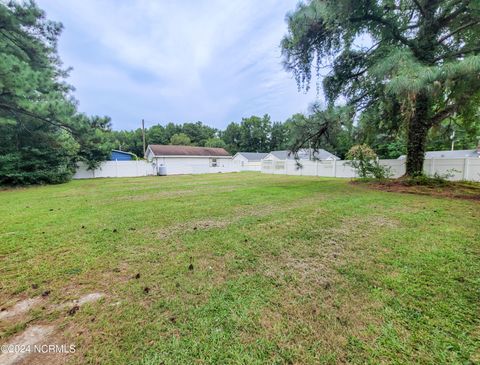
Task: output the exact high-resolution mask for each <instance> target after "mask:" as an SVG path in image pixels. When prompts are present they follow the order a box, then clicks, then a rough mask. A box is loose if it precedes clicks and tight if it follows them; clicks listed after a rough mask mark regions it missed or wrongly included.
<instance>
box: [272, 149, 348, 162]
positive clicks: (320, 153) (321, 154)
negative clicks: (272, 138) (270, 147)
mask: <svg viewBox="0 0 480 365" xmlns="http://www.w3.org/2000/svg"><path fill="white" fill-rule="evenodd" d="M270 153H271V154H272V155H274V156H275V157H276V158H278V159H280V160H293V159H295V155H294V154H293V153H291V152H290V151H272V152H270ZM297 154H298V158H299V159H300V160H309V159H310V152H309V150H308V149H307V148H304V149H301V150H299V151H298V153H297ZM312 157H313V158H317V159H319V160H328V159H332V160H340V158H339V157H337V156H335V155H334V154H333V153H330V152H328V151H325V150H324V149H318V150H312Z"/></svg>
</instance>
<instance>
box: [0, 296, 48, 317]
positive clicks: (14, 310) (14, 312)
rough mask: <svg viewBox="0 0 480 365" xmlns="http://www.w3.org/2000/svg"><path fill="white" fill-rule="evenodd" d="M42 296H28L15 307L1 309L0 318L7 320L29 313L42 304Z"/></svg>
mask: <svg viewBox="0 0 480 365" xmlns="http://www.w3.org/2000/svg"><path fill="white" fill-rule="evenodd" d="M41 301H42V299H41V298H28V299H24V300H22V301H20V302H18V303H16V304H15V305H14V306H13V307H11V308H9V309H6V310H4V311H0V320H7V319H11V318H14V317H17V316H19V315H22V314H25V313H27V312H28V311H29V310H30V309H32V308H33V307H35V306H37V305H39V304H40V302H41Z"/></svg>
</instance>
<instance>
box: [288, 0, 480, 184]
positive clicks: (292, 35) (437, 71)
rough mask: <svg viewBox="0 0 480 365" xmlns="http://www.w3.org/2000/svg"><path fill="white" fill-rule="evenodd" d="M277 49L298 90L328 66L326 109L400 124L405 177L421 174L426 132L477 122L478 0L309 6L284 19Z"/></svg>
mask: <svg viewBox="0 0 480 365" xmlns="http://www.w3.org/2000/svg"><path fill="white" fill-rule="evenodd" d="M282 50H283V54H284V59H285V66H286V68H287V69H288V70H290V71H292V72H293V74H294V75H295V77H296V80H297V83H298V85H299V87H302V88H308V86H309V84H310V81H311V75H312V69H315V70H316V72H317V75H319V74H320V72H321V70H322V68H323V67H324V66H327V67H328V68H329V70H330V71H329V73H328V75H327V77H325V78H324V80H323V89H324V91H325V95H326V97H327V100H328V102H329V103H330V104H333V103H335V102H336V101H337V100H339V99H345V100H346V101H347V102H348V104H349V105H351V106H352V107H353V108H354V110H355V111H356V112H357V113H362V114H363V113H368V114H369V119H370V121H372V120H375V123H376V124H377V125H378V124H380V123H381V122H382V121H383V120H385V118H388V119H389V120H390V121H389V123H392V124H395V123H396V122H397V119H400V121H401V123H402V124H403V126H404V128H405V131H406V137H407V144H406V145H407V146H406V147H407V152H408V157H407V173H408V174H411V175H413V174H418V173H421V171H422V164H423V156H424V151H425V146H426V141H427V135H428V133H429V131H430V130H431V129H432V128H433V127H435V126H438V125H439V124H440V123H442V122H443V121H445V120H446V119H448V118H451V117H454V116H461V120H462V122H464V123H466V124H473V123H478V110H479V108H478V105H479V101H480V77H479V75H480V55H479V54H480V2H479V1H478V0H400V1H392V0H338V1H320V0H310V1H308V2H306V3H300V5H299V6H298V7H297V10H296V11H295V12H293V13H291V14H289V16H288V34H287V36H286V37H285V38H284V39H283V41H282Z"/></svg>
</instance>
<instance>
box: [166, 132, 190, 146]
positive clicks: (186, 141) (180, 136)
mask: <svg viewBox="0 0 480 365" xmlns="http://www.w3.org/2000/svg"><path fill="white" fill-rule="evenodd" d="M191 143H192V141H191V140H190V137H189V136H187V135H186V134H185V133H177V134H174V135H173V136H172V138H170V144H174V145H180V146H189V145H190V144H191Z"/></svg>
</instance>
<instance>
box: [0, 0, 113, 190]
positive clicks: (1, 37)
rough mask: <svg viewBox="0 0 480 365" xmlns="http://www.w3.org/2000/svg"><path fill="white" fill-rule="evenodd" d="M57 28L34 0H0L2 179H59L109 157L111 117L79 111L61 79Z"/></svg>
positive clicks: (64, 73)
mask: <svg viewBox="0 0 480 365" xmlns="http://www.w3.org/2000/svg"><path fill="white" fill-rule="evenodd" d="M61 31H62V25H61V24H60V23H56V22H52V21H49V20H47V19H46V17H45V13H44V12H43V11H42V10H41V9H39V8H38V7H37V6H36V4H35V3H34V2H33V1H30V2H25V3H23V2H22V3H20V2H14V1H11V2H7V3H5V2H2V3H0V138H1V142H2V143H1V144H0V183H8V184H29V183H55V182H63V181H66V180H68V179H69V178H70V177H71V176H72V174H73V173H74V171H75V163H76V162H77V161H79V160H84V161H86V162H87V163H88V164H89V166H90V167H94V166H96V165H97V164H98V162H99V161H101V160H103V159H105V158H106V156H107V155H108V151H107V150H106V149H105V148H104V143H103V142H104V139H105V135H104V132H105V131H107V130H108V129H109V125H110V120H109V119H108V118H99V117H93V118H90V117H87V116H85V115H82V114H79V113H78V112H77V109H76V106H77V103H76V101H75V100H74V99H73V97H72V96H71V90H72V87H71V86H70V85H68V84H67V83H66V82H65V81H64V80H65V77H66V76H67V74H68V72H67V71H66V70H64V69H63V68H62V63H61V60H60V58H59V56H58V54H57V40H58V37H59V35H60V33H61Z"/></svg>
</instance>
